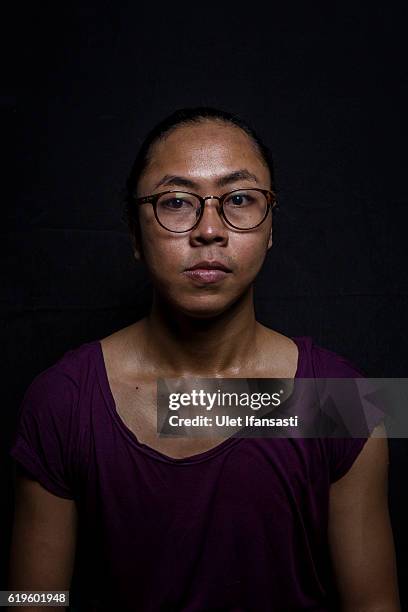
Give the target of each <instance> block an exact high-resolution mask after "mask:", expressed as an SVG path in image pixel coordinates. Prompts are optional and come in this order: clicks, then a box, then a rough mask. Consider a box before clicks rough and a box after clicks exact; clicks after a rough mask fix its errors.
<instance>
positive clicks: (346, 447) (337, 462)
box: [313, 345, 382, 483]
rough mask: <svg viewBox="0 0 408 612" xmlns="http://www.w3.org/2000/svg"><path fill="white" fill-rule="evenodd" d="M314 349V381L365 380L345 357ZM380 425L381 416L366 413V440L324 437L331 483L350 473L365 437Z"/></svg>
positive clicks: (374, 413)
mask: <svg viewBox="0 0 408 612" xmlns="http://www.w3.org/2000/svg"><path fill="white" fill-rule="evenodd" d="M313 348H314V357H313V361H314V373H315V376H316V377H317V378H367V374H366V372H365V371H364V370H363V369H361V368H360V367H357V366H356V365H355V364H354V363H352V362H351V361H350V360H349V359H347V358H346V357H343V356H342V355H338V354H337V353H335V352H333V351H330V350H328V349H325V348H322V347H318V346H316V345H314V347H313ZM381 421H382V415H381V412H380V411H377V410H375V409H373V410H370V412H369V413H366V425H367V436H365V437H346V438H340V437H332V438H330V437H327V438H325V439H324V440H323V441H324V445H325V448H326V454H327V459H328V466H329V478H330V482H331V483H333V482H336V480H339V479H340V478H341V477H342V476H344V475H345V474H346V473H347V472H348V471H349V470H350V468H351V467H352V465H353V464H354V462H355V461H356V459H357V457H358V456H359V454H360V452H361V451H362V450H363V448H364V445H365V443H366V442H367V440H368V439H369V438H368V436H369V435H370V434H371V433H372V430H373V429H374V427H375V426H376V425H378V424H379V423H381Z"/></svg>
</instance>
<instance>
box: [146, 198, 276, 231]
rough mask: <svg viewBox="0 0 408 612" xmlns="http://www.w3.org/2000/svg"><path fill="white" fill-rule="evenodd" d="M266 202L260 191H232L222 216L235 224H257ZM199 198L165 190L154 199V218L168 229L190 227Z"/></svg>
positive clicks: (245, 226) (247, 225)
mask: <svg viewBox="0 0 408 612" xmlns="http://www.w3.org/2000/svg"><path fill="white" fill-rule="evenodd" d="M267 206H268V201H267V198H266V196H265V194H263V193H262V192H260V191H256V190H254V189H243V190H240V191H234V192H233V193H231V194H230V195H228V196H227V198H226V199H225V200H224V215H225V217H226V219H227V221H229V222H230V223H231V224H232V225H233V226H234V227H237V228H239V229H250V228H251V227H254V226H256V225H258V223H260V222H261V221H262V220H263V218H264V216H265V213H266V209H267ZM200 208H201V204H200V200H199V199H198V198H197V197H196V196H194V195H191V194H189V193H183V192H173V193H166V194H164V195H162V196H160V198H159V199H158V201H157V207H156V212H157V217H158V219H159V221H160V223H161V224H162V225H163V226H164V227H166V228H167V229H169V230H171V231H176V232H183V231H188V230H189V229H191V228H192V227H193V226H194V225H195V223H196V221H197V219H198V217H199V214H200Z"/></svg>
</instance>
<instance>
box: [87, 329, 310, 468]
mask: <svg viewBox="0 0 408 612" xmlns="http://www.w3.org/2000/svg"><path fill="white" fill-rule="evenodd" d="M288 338H290V339H291V340H292V341H293V342H294V343H295V344H296V346H297V348H298V359H297V366H296V372H295V376H294V379H296V378H299V377H300V375H301V373H302V370H303V367H304V346H303V340H304V337H303V336H288ZM91 344H92V343H91ZM93 344H94V346H95V347H96V349H97V358H96V370H97V374H98V379H99V383H100V387H101V390H102V394H103V396H104V399H105V403H106V405H107V407H108V410H109V413H110V415H111V417H112V418H113V420H114V422H115V423H116V425H117V426H118V427H119V429H120V431H121V433H122V434H123V435H124V436H125V437H126V438H127V440H128V441H129V442H130V443H131V444H132V446H133V447H135V448H137V449H138V450H139V451H141V452H143V453H145V454H147V455H149V456H150V457H152V458H153V459H157V460H159V461H162V462H165V463H171V464H173V465H190V464H195V463H201V462H203V461H206V460H208V459H211V458H212V457H215V456H217V455H219V454H220V453H222V452H223V451H224V450H225V449H227V448H230V447H232V446H235V445H236V444H238V443H240V442H243V441H244V440H247V439H248V438H245V437H239V436H238V437H235V435H232V436H230V437H229V438H226V439H225V440H223V441H222V442H220V443H219V444H217V445H216V446H213V447H212V448H209V449H208V450H206V451H203V452H201V453H196V454H194V455H188V456H186V457H171V456H170V455H166V454H165V453H162V452H161V451H158V450H156V449H155V448H153V447H152V446H149V445H148V444H145V443H143V442H140V441H139V440H138V438H137V436H136V434H135V433H133V431H132V430H131V429H129V427H128V426H127V425H126V423H125V422H124V421H123V419H122V418H121V416H120V415H119V413H118V411H117V408H116V402H115V399H114V397H113V393H112V390H111V387H110V383H109V379H108V373H107V369H106V364H105V357H104V354H103V349H102V343H101V341H100V340H99V339H97V340H94V342H93ZM294 389H295V392H296V386H295V388H294ZM293 395H294V394H292V396H293ZM291 399H293V397H291V398H289V399H288V400H287V401H288V402H289V401H290V400H291Z"/></svg>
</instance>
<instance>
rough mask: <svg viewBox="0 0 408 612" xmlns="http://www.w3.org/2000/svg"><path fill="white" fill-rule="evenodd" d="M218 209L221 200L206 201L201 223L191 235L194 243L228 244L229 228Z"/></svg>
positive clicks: (209, 198)
mask: <svg viewBox="0 0 408 612" xmlns="http://www.w3.org/2000/svg"><path fill="white" fill-rule="evenodd" d="M210 202H211V203H210ZM218 209H219V200H218V199H217V198H215V197H208V198H206V199H205V204H204V211H203V215H202V217H201V219H200V222H199V224H198V225H197V227H195V228H194V229H193V230H191V233H190V240H191V241H192V242H193V243H194V242H196V243H199V244H202V243H203V242H206V243H208V242H214V241H215V242H220V243H224V242H227V240H228V228H227V227H226V224H225V223H224V220H223V219H222V217H221V215H220V213H219V212H218Z"/></svg>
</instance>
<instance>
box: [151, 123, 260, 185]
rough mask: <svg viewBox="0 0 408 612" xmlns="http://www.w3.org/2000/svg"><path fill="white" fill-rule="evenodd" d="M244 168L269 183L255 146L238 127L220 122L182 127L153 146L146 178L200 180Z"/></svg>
mask: <svg viewBox="0 0 408 612" xmlns="http://www.w3.org/2000/svg"><path fill="white" fill-rule="evenodd" d="M237 168H246V169H248V170H249V171H252V172H253V173H255V174H257V175H258V176H260V178H261V180H263V181H268V180H269V170H268V168H267V167H266V165H265V162H264V161H263V159H262V156H261V154H260V153H259V151H258V149H257V147H256V145H255V144H254V142H253V140H252V139H251V137H250V136H248V134H246V133H245V132H244V131H243V130H242V129H241V128H239V127H237V126H234V125H231V124H227V123H225V122H219V121H214V120H212V121H203V122H200V123H194V124H191V125H182V126H179V127H177V128H175V129H174V130H172V131H171V132H170V133H169V134H167V135H166V136H165V137H164V138H163V139H162V140H160V141H159V142H157V143H155V144H154V145H153V147H152V150H151V153H150V161H149V164H148V166H147V168H146V172H145V177H146V179H149V178H151V179H152V180H153V179H155V178H160V177H159V175H163V174H167V173H169V174H170V173H173V174H183V175H186V176H189V177H194V178H196V179H199V180H200V179H201V180H211V179H215V178H217V177H218V176H220V175H223V174H226V173H228V172H233V171H234V170H237Z"/></svg>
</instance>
